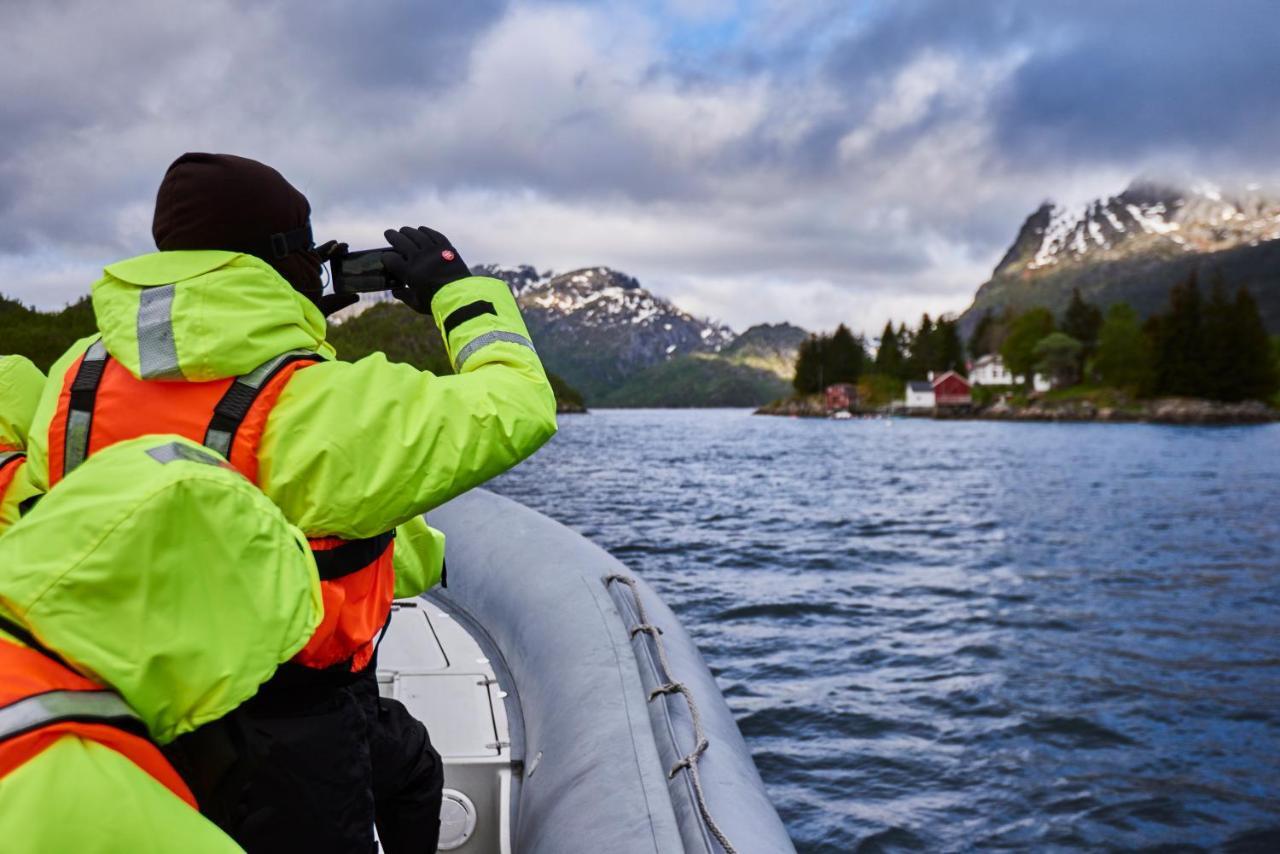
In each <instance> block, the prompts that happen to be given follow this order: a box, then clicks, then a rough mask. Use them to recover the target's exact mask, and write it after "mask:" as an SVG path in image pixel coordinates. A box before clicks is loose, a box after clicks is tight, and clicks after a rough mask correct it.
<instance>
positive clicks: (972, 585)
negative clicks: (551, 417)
mask: <svg viewBox="0 0 1280 854" xmlns="http://www.w3.org/2000/svg"><path fill="white" fill-rule="evenodd" d="M1278 451H1280V426H1264V427H1240V428H1204V429H1200V428H1178V427H1160V426H1146V425H1089V424H1073V425H1052V424H999V423H986V422H932V421H923V420H879V421H844V422H840V421H813V420H795V419H781V418H763V417H752V416H750V415H748V414H747V413H745V412H741V411H727V410H713V411H706V410H704V411H598V412H596V413H593V414H592V415H589V416H577V417H564V418H562V419H561V429H560V434H559V435H558V436H557V437H556V438H555V439H554V440H553V441H552V442H551V444H550V445H549V446H548V447H547V448H545V449H544V450H543V451H541V452H540V453H539V454H538V455H537V456H535V457H534V458H533V459H531V460H530V461H528V462H527V463H525V464H524V465H522V466H520V467H519V468H517V469H516V470H515V471H513V472H511V473H509V474H507V475H505V476H504V477H502V478H501V479H499V480H498V481H497V482H496V484H495V486H496V488H497V489H498V491H500V492H503V493H505V494H507V495H510V496H512V497H514V498H517V499H519V500H521V501H523V502H525V503H527V504H529V505H530V506H532V507H534V508H536V509H538V510H541V511H542V512H544V513H547V514H549V515H551V516H553V517H554V518H556V519H558V520H560V521H561V522H564V523H566V524H568V525H570V526H571V527H573V528H575V529H577V530H578V531H580V532H581V533H583V534H585V535H586V536H588V537H590V538H591V539H593V540H595V541H596V542H598V543H600V544H601V545H603V546H604V547H606V548H607V549H609V550H610V551H611V552H613V554H615V555H616V556H617V557H618V558H620V559H621V560H622V561H623V562H624V563H626V564H627V565H629V566H630V567H631V568H632V569H634V570H635V571H636V572H637V573H639V574H641V575H643V576H644V577H645V578H646V579H647V580H648V581H649V582H650V583H651V584H653V586H654V587H655V588H656V589H657V590H658V591H659V592H660V593H661V594H662V595H663V597H664V598H665V599H666V600H667V602H668V603H669V604H670V605H671V606H672V607H673V608H674V609H675V611H676V612H677V613H678V614H679V615H680V617H681V619H682V620H683V621H684V622H685V624H686V626H687V627H688V629H689V630H690V632H691V633H692V634H693V636H694V637H695V639H696V640H697V641H698V643H699V645H700V646H701V648H702V650H703V653H704V655H705V657H706V659H707V661H708V663H709V664H710V665H711V667H712V670H713V671H714V672H715V674H716V676H717V678H718V680H719V683H720V685H721V687H722V688H723V690H724V693H725V696H726V698H727V699H728V702H729V705H730V707H731V708H732V709H733V711H734V714H735V715H736V717H737V719H738V722H739V725H740V727H741V728H742V731H743V734H744V736H746V739H747V742H748V744H749V746H750V747H751V750H752V752H753V754H754V756H755V760H756V763H757V765H758V767H759V768H760V771H761V774H762V776H763V778H764V780H765V783H766V785H767V786H768V788H769V791H770V793H771V794H772V796H773V798H774V800H775V803H776V804H777V806H778V809H779V812H780V814H781V815H782V817H783V820H784V821H785V822H786V824H787V827H788V829H789V831H790V833H791V835H792V838H793V839H794V840H795V841H796V845H797V847H798V848H799V849H800V850H801V851H840V852H845V851H899V850H901V851H908V850H929V851H964V850H999V849H1014V850H1037V851H1043V850H1080V851H1096V850H1132V849H1144V848H1156V847H1158V846H1171V847H1162V848H1159V850H1162V851H1163V850H1168V851H1174V850H1177V851H1184V850H1185V851H1199V850H1226V851H1255V850H1256V851H1272V852H1274V851H1280V587H1278V585H1277V582H1278V581H1280V572H1278V567H1280V523H1277V520H1276V511H1277V508H1278V507H1280V454H1278V453H1277V452H1278Z"/></svg>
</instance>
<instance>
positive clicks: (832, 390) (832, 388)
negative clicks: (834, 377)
mask: <svg viewBox="0 0 1280 854" xmlns="http://www.w3.org/2000/svg"><path fill="white" fill-rule="evenodd" d="M857 404H858V387H857V386H856V385H854V384H853V383H832V384H831V385H829V386H827V411H828V412H839V411H841V410H844V411H846V412H847V411H849V410H850V409H852V408H853V407H854V406H857Z"/></svg>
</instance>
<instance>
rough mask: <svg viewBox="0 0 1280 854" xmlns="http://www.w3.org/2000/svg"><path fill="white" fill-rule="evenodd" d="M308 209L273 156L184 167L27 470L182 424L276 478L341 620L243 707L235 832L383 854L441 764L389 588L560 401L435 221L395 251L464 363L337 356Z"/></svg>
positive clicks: (506, 315)
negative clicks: (416, 702) (398, 672)
mask: <svg viewBox="0 0 1280 854" xmlns="http://www.w3.org/2000/svg"><path fill="white" fill-rule="evenodd" d="M309 217H310V205H309V204H308V203H307V201H306V198H305V197H304V196H302V194H301V193H299V192H298V191H297V190H296V189H294V188H293V187H292V186H291V185H290V184H289V183H288V182H287V181H285V180H284V178H283V177H282V176H280V174H279V173H278V172H276V171H275V170H273V169H271V168H269V167H267V166H265V165H263V164H260V163H256V162H255V161H252V160H247V159H245V158H239V157H233V156H230V155H211V154H187V155H183V156H182V157H180V158H178V160H177V161H175V163H174V164H173V165H172V166H170V168H169V171H168V172H167V173H166V175H165V179H164V181H163V182H162V183H161V187H160V191H159V193H158V194H157V200H156V214H155V219H154V222H153V228H152V231H153V234H154V236H155V238H156V245H157V246H158V247H159V249H160V250H161V251H159V252H156V253H152V254H149V255H143V256H141V257H137V258H133V259H129V260H126V261H121V262H118V263H115V264H111V265H109V266H108V267H107V268H106V269H105V271H104V275H103V277H102V279H100V280H99V281H98V282H97V283H95V285H94V286H93V307H94V312H95V315H96V317H97V322H98V328H99V330H100V333H101V335H100V337H93V338H89V339H85V340H82V341H80V342H77V343H76V344H75V345H74V346H73V347H72V348H71V349H70V350H69V351H68V352H67V353H66V354H65V355H64V356H63V357H62V358H61V359H59V360H58V362H57V363H56V364H55V365H54V366H53V368H52V369H51V371H50V381H49V382H48V383H47V385H46V387H45V391H44V394H43V396H42V398H41V401H40V405H39V407H38V409H37V412H36V415H35V419H34V423H33V426H32V429H31V439H30V447H29V452H28V453H29V463H28V466H29V468H30V470H31V480H32V482H33V483H34V484H35V486H36V488H38V489H48V488H49V487H50V486H52V485H54V484H56V483H57V482H58V480H59V479H60V478H62V477H63V476H65V475H66V473H67V472H68V471H73V470H74V468H75V466H77V465H79V464H80V463H81V462H82V461H83V460H84V459H86V458H90V457H91V456H92V455H93V454H94V453H97V452H99V451H100V450H101V449H102V448H104V447H108V446H110V445H111V444H113V443H114V442H117V441H122V440H125V439H129V438H132V437H134V436H137V435H143V434H145V433H148V432H173V433H177V434H180V435H184V436H187V437H188V438H191V439H193V440H195V441H198V442H201V443H202V444H204V445H206V446H208V447H210V448H213V449H216V450H217V451H218V452H219V453H221V454H223V455H224V456H226V457H227V458H228V459H229V461H230V462H231V463H232V465H234V466H235V467H236V468H238V469H239V470H240V471H242V472H243V473H245V474H246V476H247V477H249V478H250V479H251V480H252V481H253V482H255V483H256V484H258V485H259V486H260V487H261V488H262V490H263V491H264V492H265V494H266V495H267V496H268V497H269V498H270V499H271V500H272V501H273V502H275V504H276V505H277V506H279V507H280V509H281V510H282V511H283V512H284V515H285V517H286V518H287V519H288V520H289V521H290V522H291V523H293V524H295V525H297V526H298V527H299V528H301V529H302V530H303V531H304V532H305V533H306V534H307V536H308V540H309V543H310V546H311V548H312V550H313V552H314V553H315V555H316V558H317V563H318V566H319V568H320V575H321V581H322V593H323V597H324V601H325V615H324V618H323V620H322V623H321V626H320V628H319V629H318V630H317V632H316V634H315V636H314V637H313V639H312V641H311V642H309V643H308V645H307V647H306V648H304V649H303V650H302V652H300V653H299V655H298V656H296V657H295V659H294V661H292V662H290V663H289V664H287V665H285V666H284V667H282V668H281V671H280V672H279V673H278V674H277V676H276V678H274V679H273V680H272V682H271V683H270V684H268V685H267V686H265V687H264V689H263V691H262V692H260V695H259V697H258V698H255V700H254V701H253V702H252V703H250V704H248V706H246V709H245V714H246V715H247V717H248V718H249V719H250V720H251V721H252V722H253V725H254V726H255V727H256V729H255V732H254V735H255V739H256V741H257V742H258V743H259V744H261V745H265V746H263V747H261V748H260V749H261V751H262V753H263V761H261V762H259V763H258V768H259V770H258V773H257V774H256V775H255V776H254V777H253V780H252V781H251V783H250V785H249V786H248V788H247V789H246V793H245V796H244V798H243V801H242V802H241V803H239V804H237V805H236V808H237V810H238V815H240V816H241V817H242V820H241V821H240V822H239V823H237V824H235V825H234V826H231V827H229V828H228V829H229V830H230V831H231V832H232V835H233V836H234V837H235V838H236V839H237V841H239V842H240V843H241V844H242V845H244V846H245V847H246V848H249V849H250V850H286V849H290V850H307V851H309V852H311V853H312V854H316V852H324V851H344V852H345V851H359V850H369V849H371V848H372V845H373V841H372V831H371V827H372V825H373V824H374V822H375V821H376V823H377V826H378V834H379V838H380V839H381V841H382V844H383V848H384V849H385V850H386V851H388V852H390V854H395V852H398V851H407V850H424V849H425V850H430V849H431V846H432V845H433V843H432V842H431V840H434V839H435V837H436V834H437V833H438V813H439V802H440V801H439V798H440V788H441V786H442V776H441V768H440V763H439V757H438V755H437V754H436V753H435V751H434V750H433V749H432V748H431V745H430V741H429V739H428V738H427V734H426V731H425V729H424V728H423V727H422V725H421V724H420V723H418V722H417V721H414V720H413V719H412V718H411V717H410V716H409V715H408V713H407V712H406V711H405V710H404V708H403V707H402V706H400V704H398V703H396V702H394V701H391V700H379V698H378V697H377V686H376V681H375V677H374V666H375V663H374V660H373V657H372V652H373V649H374V648H375V646H376V641H377V638H378V635H379V632H380V631H381V629H382V626H383V624H384V623H385V620H386V619H387V615H388V614H389V611H390V602H391V598H392V593H393V592H394V595H396V596H411V595H417V594H418V593H421V592H422V591H424V590H426V589H427V588H429V587H430V586H432V585H433V584H435V583H437V582H438V581H439V579H440V577H441V573H442V567H443V556H444V550H443V546H444V543H443V535H441V534H440V533H439V532H438V531H434V530H433V529H431V528H429V527H428V526H427V525H426V524H425V522H424V521H423V520H422V518H421V517H422V514H424V513H425V512H426V511H429V510H431V509H432V508H433V507H436V506H438V505H440V504H442V503H444V502H445V501H448V500H449V499H450V498H453V497H454V496H456V495H458V494H460V493H462V492H464V491H466V490H468V489H470V488H472V487H473V486H476V485H478V484H480V483H482V482H484V481H485V480H487V479H489V478H491V477H493V476H494V475H496V474H499V473H501V472H502V471H505V470H506V469H508V468H510V467H511V466H513V465H515V464H516V463H518V462H520V461H521V460H523V459H524V458H525V457H527V456H528V455H529V454H531V453H533V452H534V451H535V450H536V449H537V448H538V447H540V446H541V445H542V444H543V443H544V442H546V441H547V439H548V438H550V437H551V435H552V434H553V433H554V432H555V429H556V424H555V400H554V396H553V394H552V391H551V386H550V384H549V383H548V381H547V377H546V374H545V372H544V370H543V368H542V365H541V363H540V361H539V359H538V356H537V353H536V352H535V350H534V346H533V343H532V342H531V341H530V340H529V334H528V330H527V329H526V327H525V325H524V322H523V320H522V318H521V316H520V312H519V309H518V308H517V306H516V303H515V300H514V299H513V297H512V295H511V292H510V290H509V289H508V287H507V285H506V284H505V283H503V282H501V281H499V280H496V279H491V278H484V277H475V276H471V275H470V272H469V270H468V269H467V267H466V265H465V264H464V263H463V262H462V259H461V258H460V257H459V254H458V252H457V250H456V249H455V248H454V247H453V246H452V245H451V244H450V243H449V242H448V241H447V239H446V238H444V237H443V235H440V234H439V233H438V232H434V231H431V230H429V229H411V228H404V229H401V230H399V231H388V232H387V238H388V241H389V243H390V244H391V245H390V247H389V248H388V250H387V252H386V253H385V254H384V255H383V261H384V264H385V266H386V268H387V270H388V271H389V273H390V274H391V276H392V278H394V279H395V281H396V282H397V283H398V285H397V287H396V288H395V290H394V291H393V293H394V294H395V296H396V297H397V298H399V299H401V300H402V301H404V302H406V303H407V304H408V305H410V306H411V307H412V308H414V309H415V310H417V311H419V312H421V313H424V314H428V315H430V316H431V317H433V318H434V320H435V322H436V324H437V326H438V327H439V328H440V330H441V332H442V334H443V337H444V341H445V346H446V348H447V350H448V355H449V358H450V360H451V363H452V365H453V367H454V369H455V373H454V374H452V375H447V376H436V375H433V374H431V373H430V372H425V371H419V370H417V369H415V368H413V367H411V366H408V365H403V364H393V363H390V362H388V361H387V360H386V358H385V357H384V356H382V355H381V354H374V355H372V356H369V357H367V358H364V359H361V360H360V361H358V362H355V363H347V362H342V361H337V360H335V359H334V355H335V354H334V351H333V348H332V347H331V346H330V345H329V344H328V343H327V342H326V340H325V333H326V322H325V315H324V313H323V312H322V310H321V309H322V307H323V308H325V309H328V308H331V307H332V304H331V302H330V298H328V297H325V296H323V295H322V294H321V288H320V281H321V279H320V267H321V264H322V261H323V256H322V253H321V252H320V251H318V250H317V249H315V248H314V247H313V246H312V240H311V235H310V224H309ZM331 246H332V244H327V245H326V247H325V249H326V250H328V249H330V248H331ZM55 488H56V487H55ZM393 533H394V534H395V536H394V539H392V534H393ZM393 568H394V569H393ZM393 587H394V590H393V589H392V588H393ZM375 792H376V794H377V803H376V806H375V803H374V793H375Z"/></svg>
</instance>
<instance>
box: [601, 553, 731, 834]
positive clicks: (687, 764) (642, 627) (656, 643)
mask: <svg viewBox="0 0 1280 854" xmlns="http://www.w3.org/2000/svg"><path fill="white" fill-rule="evenodd" d="M614 581H617V582H620V583H622V584H625V585H627V587H630V588H631V595H632V597H633V598H634V599H635V602H636V615H637V616H638V617H639V618H640V623H639V625H637V626H634V627H632V629H631V637H633V638H634V637H635V636H636V635H638V634H640V633H641V632H644V633H645V634H647V635H648V636H649V637H651V638H653V647H654V649H655V650H656V651H657V653H658V665H659V666H660V667H661V668H662V672H661V673H660V674H658V677H659V678H660V679H662V680H664V681H663V683H662V684H661V685H659V686H658V687H657V688H654V689H653V690H652V691H650V692H649V702H651V703H652V702H653V701H654V700H656V699H657V698H658V697H661V696H663V695H666V694H679V695H681V696H682V697H684V701H685V703H686V704H688V706H689V717H690V718H692V720H693V740H694V746H693V750H691V751H689V753H688V754H687V755H685V756H683V757H681V758H680V759H679V760H677V761H676V763H675V764H674V765H672V766H671V770H670V771H668V772H667V779H673V778H674V777H675V776H676V774H679V773H680V772H681V771H688V772H689V780H690V781H691V782H692V783H693V794H694V798H695V800H697V802H698V812H699V813H701V814H702V820H703V821H704V822H706V825H707V829H708V830H710V831H711V835H712V836H714V837H715V838H716V841H717V842H719V843H720V847H721V848H723V849H724V852H725V854H737V850H736V849H735V848H734V847H733V844H732V843H731V842H729V838H728V837H727V836H725V835H724V831H722V830H721V829H720V826H719V825H717V824H716V822H715V819H713V818H712V817H711V810H710V809H709V808H708V807H707V797H706V793H705V792H703V790H702V777H701V776H700V775H699V774H698V759H699V757H701V756H702V754H703V753H705V752H706V750H707V748H708V747H710V746H711V742H709V741H707V736H706V733H705V732H704V731H703V729H702V714H701V712H699V711H698V704H697V703H695V702H694V699H693V692H692V691H690V690H689V688H688V686H686V685H685V684H684V683H683V682H677V681H676V680H675V677H674V676H672V674H671V661H670V659H668V658H667V650H666V647H665V646H663V644H662V629H661V628H659V627H658V626H656V625H654V624H652V623H650V622H649V615H648V614H646V613H645V610H644V602H642V601H640V591H639V590H638V589H637V588H636V580H635V579H634V578H632V577H630V576H628V575H621V574H618V573H615V574H613V575H606V576H605V578H604V584H605V586H606V587H608V586H609V584H610V583H612V582H614Z"/></svg>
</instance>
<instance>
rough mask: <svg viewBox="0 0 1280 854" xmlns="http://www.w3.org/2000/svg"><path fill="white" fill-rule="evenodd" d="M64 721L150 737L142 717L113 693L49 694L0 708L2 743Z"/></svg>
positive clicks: (79, 692)
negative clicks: (98, 725)
mask: <svg viewBox="0 0 1280 854" xmlns="http://www.w3.org/2000/svg"><path fill="white" fill-rule="evenodd" d="M65 721H75V722H76V723H87V724H106V725H108V726H113V727H115V728H117V729H122V730H124V731H125V732H128V733H131V734H133V735H138V736H143V737H146V735H147V727H146V725H145V724H144V723H143V722H142V718H140V717H138V713H137V712H135V711H134V710H133V709H131V708H129V704H128V703H126V702H125V701H124V698H122V697H121V696H120V695H119V694H117V693H116V692H114V691H107V690H103V691H47V692H45V693H43V694H34V695H32V696H30V697H26V698H24V699H21V700H18V701H16V702H13V703H10V704H9V705H7V706H0V741H6V740H8V739H10V738H16V737H17V736H20V735H22V734H23V733H28V732H31V731H32V730H37V729H40V728H42V727H46V726H50V725H52V724H57V723H63V722H65Z"/></svg>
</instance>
